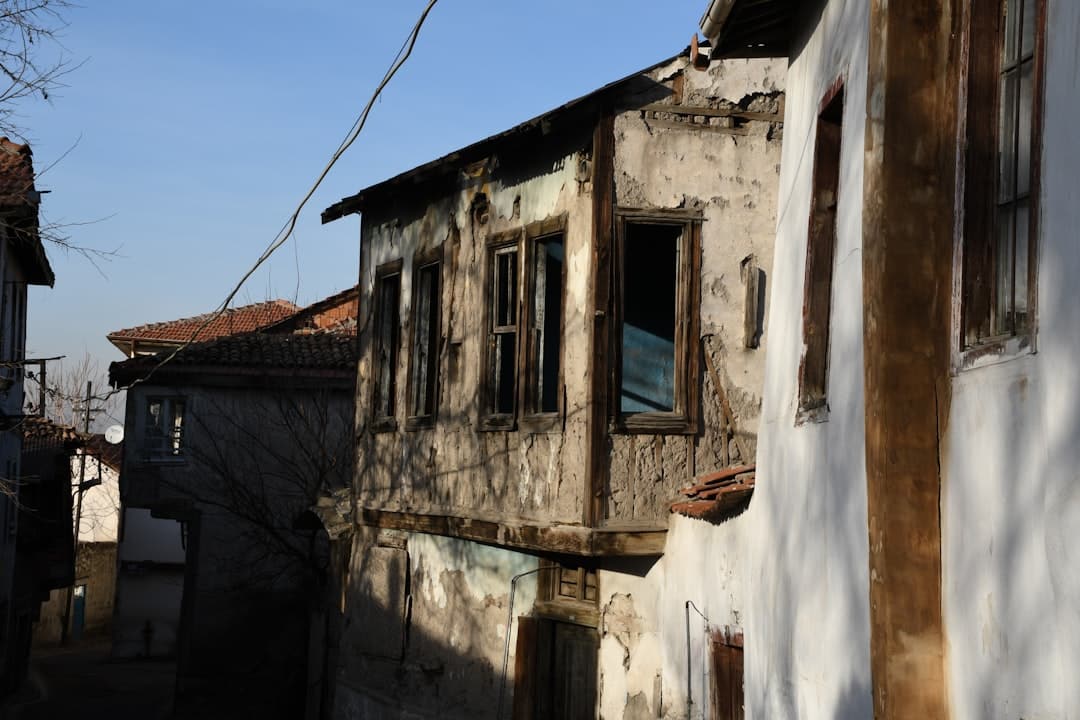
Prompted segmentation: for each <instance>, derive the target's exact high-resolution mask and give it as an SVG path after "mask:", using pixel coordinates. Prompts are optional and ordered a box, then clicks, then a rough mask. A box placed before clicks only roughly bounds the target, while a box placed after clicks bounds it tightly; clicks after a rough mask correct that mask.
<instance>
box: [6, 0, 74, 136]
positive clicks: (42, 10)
mask: <svg viewBox="0 0 1080 720" xmlns="http://www.w3.org/2000/svg"><path fill="white" fill-rule="evenodd" d="M71 7H72V5H71V3H70V2H68V0H0V132H2V133H4V134H7V135H10V136H13V137H22V136H23V133H22V132H21V128H20V127H19V125H18V122H17V119H16V118H17V111H16V108H17V105H18V104H19V102H20V101H21V100H25V99H28V98H35V97H36V98H41V99H42V100H46V101H47V100H48V99H49V96H50V95H51V94H52V93H54V92H55V91H56V90H57V89H59V88H60V87H62V83H61V80H62V78H63V77H64V76H65V75H66V74H67V73H69V72H71V71H72V70H73V69H74V68H75V66H74V65H72V64H71V62H70V61H69V60H68V59H67V58H65V56H64V48H63V45H61V43H60V41H59V40H60V38H59V33H60V32H61V31H62V30H63V29H64V28H65V27H66V25H67V23H66V21H65V20H64V14H65V13H66V12H67V11H68V10H70V9H71Z"/></svg>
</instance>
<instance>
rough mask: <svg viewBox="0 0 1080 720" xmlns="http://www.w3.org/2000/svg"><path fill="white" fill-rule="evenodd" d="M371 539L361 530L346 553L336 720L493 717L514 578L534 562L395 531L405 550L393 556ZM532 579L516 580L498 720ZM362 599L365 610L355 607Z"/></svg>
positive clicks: (510, 687)
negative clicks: (403, 580) (403, 576)
mask: <svg viewBox="0 0 1080 720" xmlns="http://www.w3.org/2000/svg"><path fill="white" fill-rule="evenodd" d="M377 537H378V533H377V532H375V531H362V532H360V533H359V534H358V535H357V536H356V540H355V543H354V546H353V555H352V563H351V566H350V572H349V577H348V583H349V596H350V601H349V602H350V607H349V608H348V612H347V613H346V618H347V619H346V623H345V630H344V633H343V636H342V637H341V641H340V642H341V650H342V651H341V663H340V664H339V666H338V683H337V690H336V701H335V703H336V704H335V711H334V717H339V718H384V717H385V718H397V717H445V718H494V717H496V714H497V709H496V706H497V704H498V701H497V699H498V697H499V693H500V683H501V680H502V677H503V676H502V663H503V654H504V652H505V651H506V642H507V632H506V631H507V627H506V623H507V617H508V611H509V602H510V589H511V581H512V579H513V577H514V576H515V575H517V574H519V573H525V572H529V571H530V570H534V569H536V567H537V566H538V561H537V559H536V558H535V557H531V556H529V555H523V554H521V553H515V552H511V551H508V550H503V549H500V548H494V547H488V546H484V545H480V544H477V543H473V542H469V541H464V540H456V539H453V538H444V537H438V536H434V535H424V534H414V533H409V534H406V533H399V534H396V538H397V539H398V540H399V541H404V543H405V547H406V549H405V550H400V549H399V550H394V549H390V548H380V547H377ZM380 553H390V554H397V555H399V556H400V564H395V563H390V564H386V563H382V562H378V561H376V559H375V558H376V556H377V555H378V554H380ZM406 554H407V559H406ZM402 570H404V571H405V572H406V573H407V574H408V589H409V590H408V594H406V590H405V586H403V585H401V584H400V578H399V577H398V573H399V572H401V571H402ZM536 582H537V578H536V574H535V573H534V574H531V575H528V576H525V577H523V578H521V579H520V580H519V581H518V583H517V590H516V592H515V594H514V608H513V618H514V624H513V627H512V629H511V632H510V638H509V653H510V654H509V659H508V662H507V678H506V684H505V687H504V688H503V695H504V697H503V713H502V717H504V718H505V717H509V716H510V710H511V708H512V698H513V691H514V682H513V673H514V660H515V654H514V651H515V648H516V643H517V622H516V620H517V618H518V617H519V616H521V615H527V614H529V612H530V611H531V610H532V606H533V602H534V601H535V598H536ZM365 601H366V602H368V603H369V604H370V606H369V607H365V608H363V609H358V608H357V607H356V605H355V603H362V602H365ZM406 611H407V613H408V620H407V621H405V622H403V621H402V617H403V616H404V615H405V613H406ZM387 629H389V631H388V632H387V631H386V630H387ZM373 636H374V638H375V639H373ZM403 647H404V653H403V654H402V648H403Z"/></svg>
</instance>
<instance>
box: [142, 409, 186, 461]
mask: <svg viewBox="0 0 1080 720" xmlns="http://www.w3.org/2000/svg"><path fill="white" fill-rule="evenodd" d="M186 404H187V403H186V401H185V400H184V398H182V397H151V398H147V401H146V417H145V419H144V423H145V425H144V426H143V456H144V457H145V458H147V459H148V460H164V459H169V458H178V457H180V456H181V455H182V451H183V441H184V410H185V406H186Z"/></svg>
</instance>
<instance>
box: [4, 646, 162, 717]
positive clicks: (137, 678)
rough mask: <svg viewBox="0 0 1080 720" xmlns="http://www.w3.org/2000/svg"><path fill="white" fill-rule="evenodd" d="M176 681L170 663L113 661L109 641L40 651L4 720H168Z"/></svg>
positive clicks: (9, 704) (12, 699)
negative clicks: (56, 719) (68, 719)
mask: <svg viewBox="0 0 1080 720" xmlns="http://www.w3.org/2000/svg"><path fill="white" fill-rule="evenodd" d="M174 677H175V664H174V663H172V662H170V661H162V660H150V661H144V660H120V661H117V660H112V659H110V657H109V643H108V641H107V640H103V641H98V642H95V643H90V644H86V645H82V646H79V647H76V648H65V649H46V650H35V652H34V655H33V660H32V666H31V669H30V677H29V679H28V680H27V682H26V684H25V686H24V687H23V689H22V690H21V691H20V692H19V693H18V694H17V695H16V696H15V697H13V698H11V699H10V701H9V702H8V703H7V704H6V705H5V706H3V708H2V709H0V720H50V719H52V718H62V717H78V718H80V720H126V719H127V718H139V719H140V720H143V719H145V720H158V719H159V718H167V717H169V714H170V710H171V708H172V692H173V680H174Z"/></svg>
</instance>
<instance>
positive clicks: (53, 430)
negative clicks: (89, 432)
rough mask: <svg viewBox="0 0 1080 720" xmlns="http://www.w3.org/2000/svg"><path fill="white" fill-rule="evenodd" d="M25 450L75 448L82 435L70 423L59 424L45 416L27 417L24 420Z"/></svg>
mask: <svg viewBox="0 0 1080 720" xmlns="http://www.w3.org/2000/svg"><path fill="white" fill-rule="evenodd" d="M22 435H23V445H22V450H23V452H36V451H39V450H55V449H60V448H75V447H78V446H79V445H80V444H81V443H82V435H81V433H79V431H77V430H76V429H75V428H73V427H70V426H68V425H57V424H56V423H54V422H53V421H52V420H47V419H45V418H26V419H25V420H23V422H22Z"/></svg>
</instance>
